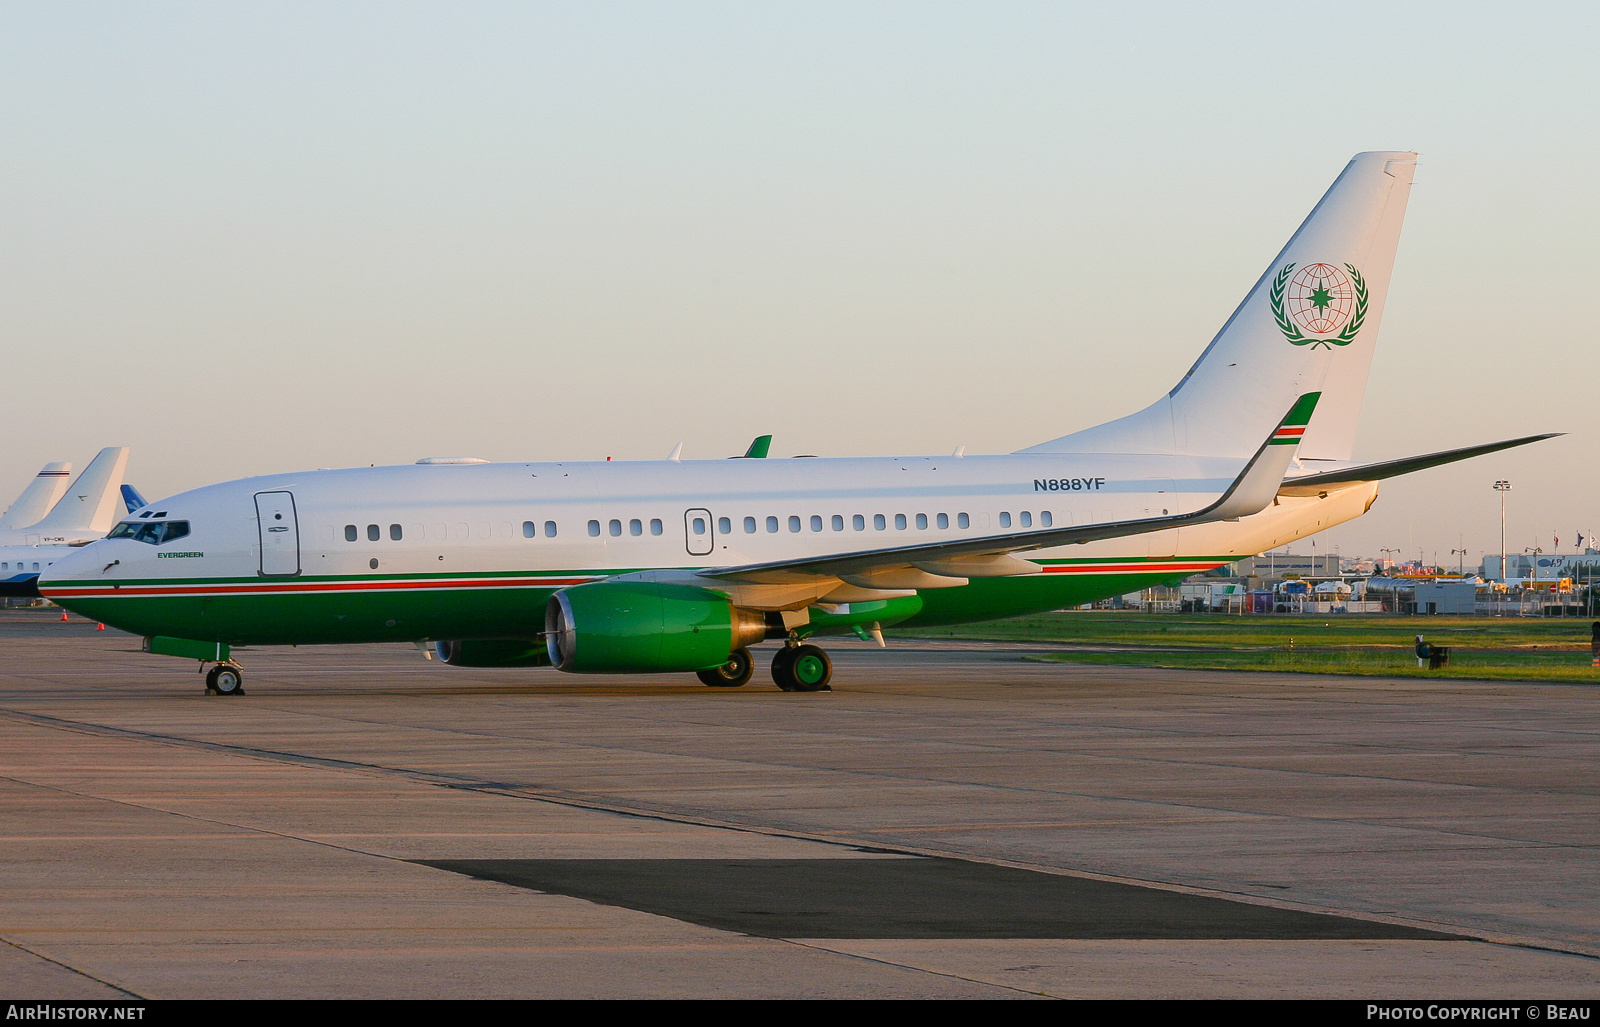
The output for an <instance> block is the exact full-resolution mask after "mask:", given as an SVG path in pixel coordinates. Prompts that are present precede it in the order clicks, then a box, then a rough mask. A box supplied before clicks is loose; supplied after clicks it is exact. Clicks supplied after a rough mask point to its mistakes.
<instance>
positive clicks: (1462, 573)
mask: <svg viewBox="0 0 1600 1027" xmlns="http://www.w3.org/2000/svg"><path fill="white" fill-rule="evenodd" d="M1450 555H1451V556H1454V557H1457V559H1456V576H1457V577H1462V578H1464V577H1466V576H1467V551H1466V550H1465V549H1452V550H1450Z"/></svg>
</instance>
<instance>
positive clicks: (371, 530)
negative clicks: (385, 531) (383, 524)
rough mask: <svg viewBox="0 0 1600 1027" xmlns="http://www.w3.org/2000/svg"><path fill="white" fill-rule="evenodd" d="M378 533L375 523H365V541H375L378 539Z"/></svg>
mask: <svg viewBox="0 0 1600 1027" xmlns="http://www.w3.org/2000/svg"><path fill="white" fill-rule="evenodd" d="M378 534H379V532H378V526H377V525H376V524H369V525H367V541H368V542H376V541H378Z"/></svg>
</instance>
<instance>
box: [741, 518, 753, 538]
mask: <svg viewBox="0 0 1600 1027" xmlns="http://www.w3.org/2000/svg"><path fill="white" fill-rule="evenodd" d="M744 530H745V534H747V535H754V534H755V533H756V519H755V518H754V517H746V518H745V519H744Z"/></svg>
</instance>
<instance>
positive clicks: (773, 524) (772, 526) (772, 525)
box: [767, 517, 778, 532]
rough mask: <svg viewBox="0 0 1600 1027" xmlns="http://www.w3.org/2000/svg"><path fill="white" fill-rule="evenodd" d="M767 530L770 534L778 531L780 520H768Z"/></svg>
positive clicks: (772, 518)
mask: <svg viewBox="0 0 1600 1027" xmlns="http://www.w3.org/2000/svg"><path fill="white" fill-rule="evenodd" d="M767 530H768V531H769V532H770V531H777V530H778V519H777V518H776V517H768V518H767Z"/></svg>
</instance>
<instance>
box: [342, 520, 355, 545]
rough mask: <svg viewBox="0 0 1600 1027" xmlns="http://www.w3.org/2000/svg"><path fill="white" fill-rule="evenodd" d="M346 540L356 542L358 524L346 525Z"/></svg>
mask: <svg viewBox="0 0 1600 1027" xmlns="http://www.w3.org/2000/svg"><path fill="white" fill-rule="evenodd" d="M344 540H345V541H346V542H354V541H355V540H356V526H355V525H354V524H346V525H345V526H344Z"/></svg>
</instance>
